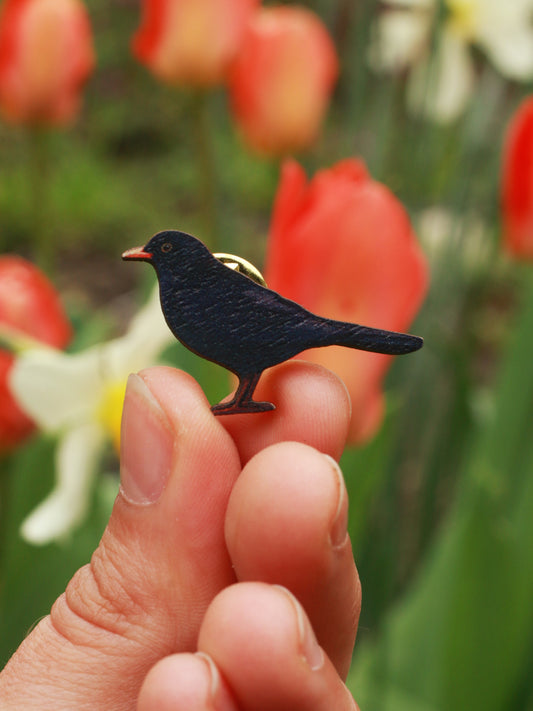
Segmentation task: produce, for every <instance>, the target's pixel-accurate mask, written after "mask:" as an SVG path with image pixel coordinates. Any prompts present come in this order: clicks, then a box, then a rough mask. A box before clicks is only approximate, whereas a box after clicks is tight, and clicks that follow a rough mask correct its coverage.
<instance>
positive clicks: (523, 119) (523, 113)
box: [502, 97, 533, 259]
mask: <svg viewBox="0 0 533 711" xmlns="http://www.w3.org/2000/svg"><path fill="white" fill-rule="evenodd" d="M502 193H503V194H502V202H503V232H504V244H505V247H506V249H507V250H508V251H509V252H510V253H511V254H513V255H514V256H516V257H520V258H524V259H533V97H530V98H529V99H526V100H525V101H524V102H523V103H522V105H521V106H520V107H519V108H518V111H517V112H516V113H515V115H514V117H513V118H512V120H511V123H510V125H509V128H508V130H507V138H506V142H505V147H504V154H503V177H502Z"/></svg>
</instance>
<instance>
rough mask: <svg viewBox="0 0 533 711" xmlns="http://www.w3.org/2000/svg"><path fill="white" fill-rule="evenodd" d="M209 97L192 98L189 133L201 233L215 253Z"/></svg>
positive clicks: (197, 94)
mask: <svg viewBox="0 0 533 711" xmlns="http://www.w3.org/2000/svg"><path fill="white" fill-rule="evenodd" d="M208 99H209V96H208V94H207V92H206V91H202V90H201V89H200V90H197V91H195V92H194V94H193V96H192V102H191V103H192V112H191V113H192V123H193V125H192V133H193V139H194V148H195V152H196V165H197V170H198V183H199V192H200V207H201V211H202V222H203V229H204V234H203V235H202V238H203V241H205V242H207V244H208V245H209V247H210V249H211V250H212V251H217V190H216V184H217V181H216V171H215V155H214V148H213V144H212V140H211V129H210V125H209V101H208Z"/></svg>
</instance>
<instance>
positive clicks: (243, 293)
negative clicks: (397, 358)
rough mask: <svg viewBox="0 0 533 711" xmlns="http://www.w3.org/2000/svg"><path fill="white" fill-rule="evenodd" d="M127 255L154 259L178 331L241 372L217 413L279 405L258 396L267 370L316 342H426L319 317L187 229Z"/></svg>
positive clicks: (373, 347) (368, 346) (199, 350)
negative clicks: (231, 262) (213, 250)
mask: <svg viewBox="0 0 533 711" xmlns="http://www.w3.org/2000/svg"><path fill="white" fill-rule="evenodd" d="M122 258H123V259H125V260H136V261H145V262H149V263H150V264H152V265H153V267H154V268H155V270H156V273H157V277H158V280H159V293H160V299H161V308H162V310H163V315H164V317H165V320H166V322H167V324H168V326H169V328H170V330H171V331H172V333H173V334H174V335H175V336H176V338H177V339H178V340H179V341H180V342H181V343H183V345H184V346H186V347H187V348H188V349H189V350H191V351H193V352H194V353H196V354H197V355H199V356H201V357H202V358H206V359H207V360H211V361H214V362H215V363H218V364H219V365H222V366H223V367H224V368H227V369H228V370H230V371H231V372H232V373H235V375H236V376H237V377H238V378H239V385H238V388H237V391H236V393H235V395H234V397H233V399H232V400H231V401H229V402H222V403H219V404H218V405H214V406H213V407H212V408H211V409H212V411H213V412H214V413H215V414H216V415H222V414H224V415H226V414H237V413H243V412H265V411H267V410H273V409H275V405H274V404H273V403H271V402H258V401H256V400H253V399H252V396H253V392H254V390H255V387H256V385H257V382H258V380H259V378H260V376H261V373H262V372H263V371H264V370H265V369H266V368H270V367H271V366H273V365H276V364H277V363H281V362H283V361H285V360H288V359H289V358H292V357H293V356H295V355H297V354H298V353H300V352H301V351H304V350H306V349H308V348H316V347H320V346H332V345H338V346H346V347H348V348H357V349H359V350H363V351H372V352H374V353H386V354H389V355H400V354H403V353H411V352H412V351H416V350H418V349H419V348H421V347H422V344H423V340H422V338H419V337H418V336H410V335H407V334H403V333H395V332H392V331H383V330H380V329H376V328H369V327H367V326H360V325H358V324H355V323H346V322H343V321H334V320H332V319H328V318H323V317H322V316H317V315H315V314H313V313H311V312H310V311H307V309H304V308H303V306H300V305H299V304H297V303H295V302H294V301H291V300H289V299H286V298H284V297H283V296H281V295H280V294H278V293H277V292H275V291H272V290H271V289H268V288H266V287H264V286H261V285H260V284H258V283H257V282H255V281H253V280H252V279H250V278H249V277H247V276H245V275H244V274H241V273H239V272H237V271H233V270H232V269H230V268H228V267H227V266H226V265H224V264H223V263H222V262H220V261H219V260H218V259H217V258H216V257H215V256H213V254H211V252H210V251H209V250H208V249H207V247H206V246H205V245H204V244H203V243H202V242H200V240H198V239H196V237H193V236H192V235H189V234H186V233H185V232H178V231H176V230H167V231H164V232H158V233H157V234H156V235H154V237H152V238H151V239H150V240H149V242H148V243H147V244H146V245H145V246H144V247H134V248H133V249H129V250H127V251H126V252H124V254H123V255H122Z"/></svg>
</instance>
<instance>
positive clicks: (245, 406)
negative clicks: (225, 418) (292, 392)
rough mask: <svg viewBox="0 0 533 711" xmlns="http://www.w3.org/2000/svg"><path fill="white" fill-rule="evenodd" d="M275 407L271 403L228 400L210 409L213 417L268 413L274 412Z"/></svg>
mask: <svg viewBox="0 0 533 711" xmlns="http://www.w3.org/2000/svg"><path fill="white" fill-rule="evenodd" d="M275 409H276V406H275V405H274V404H273V403H272V402H266V401H263V402H261V401H256V400H240V401H239V400H230V401H229V402H219V403H218V405H213V406H212V407H211V412H212V413H213V414H214V415H242V414H245V413H248V412H268V411H269V410H275Z"/></svg>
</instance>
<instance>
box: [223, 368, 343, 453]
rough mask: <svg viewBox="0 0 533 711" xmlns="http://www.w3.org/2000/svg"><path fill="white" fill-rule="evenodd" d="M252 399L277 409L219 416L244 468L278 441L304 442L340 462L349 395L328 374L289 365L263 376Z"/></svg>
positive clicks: (266, 372)
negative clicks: (256, 455)
mask: <svg viewBox="0 0 533 711" xmlns="http://www.w3.org/2000/svg"><path fill="white" fill-rule="evenodd" d="M254 399H256V400H268V401H270V402H273V403H274V404H275V405H276V409H275V410H272V411H270V412H261V413H258V414H253V415H250V414H244V415H221V416H219V419H220V421H221V422H222V424H223V425H224V427H225V428H226V430H227V431H228V432H229V434H230V435H231V437H232V438H233V440H234V442H235V444H236V446H237V449H238V451H239V455H240V458H241V463H242V464H243V465H244V464H245V463H246V462H247V461H248V460H249V459H251V458H252V457H253V456H254V455H255V454H257V453H258V452H260V451H261V450H262V449H264V448H265V447H268V446H269V445H271V444H276V443H277V442H283V441H294V442H303V443H304V444H308V445H310V446H311V447H314V448H315V449H318V450H319V451H321V452H324V453H325V454H329V455H330V456H332V457H333V458H334V459H337V460H338V459H339V458H340V456H341V454H342V450H343V449H344V445H345V444H346V438H347V435H348V428H349V425H350V417H351V404H350V396H349V395H348V391H347V390H346V387H345V385H344V383H343V382H342V381H341V380H340V379H339V378H338V377H337V376H336V375H335V374H334V373H332V372H331V371H329V370H326V369H325V368H323V367H321V366H319V365H315V364H313V363H307V362H305V361H298V360H292V361H289V362H287V363H282V364H281V365H278V366H276V367H274V368H269V369H268V370H266V371H265V372H264V374H263V375H262V376H261V379H260V380H259V384H258V386H257V389H256V391H255V398H254Z"/></svg>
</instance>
